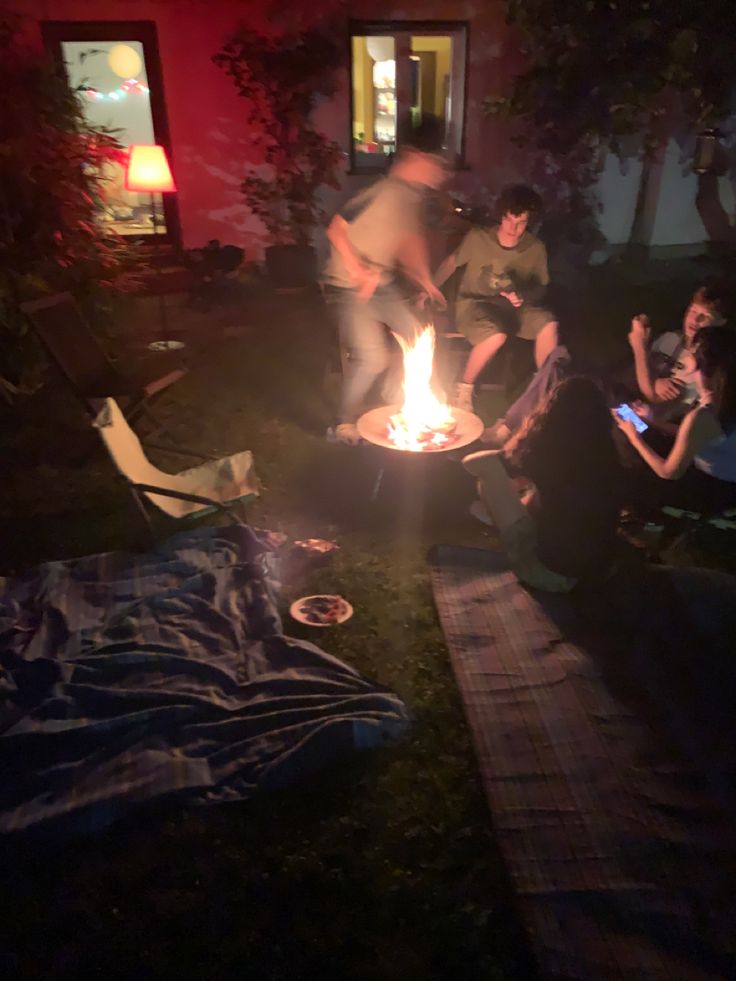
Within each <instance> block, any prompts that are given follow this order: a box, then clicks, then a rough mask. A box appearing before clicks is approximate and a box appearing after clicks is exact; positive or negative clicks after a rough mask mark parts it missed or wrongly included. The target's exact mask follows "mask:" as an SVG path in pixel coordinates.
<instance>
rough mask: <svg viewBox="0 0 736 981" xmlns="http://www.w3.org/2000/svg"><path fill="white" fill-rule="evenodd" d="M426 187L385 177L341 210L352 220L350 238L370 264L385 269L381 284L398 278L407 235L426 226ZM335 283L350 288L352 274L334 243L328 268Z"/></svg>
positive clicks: (328, 278)
mask: <svg viewBox="0 0 736 981" xmlns="http://www.w3.org/2000/svg"><path fill="white" fill-rule="evenodd" d="M424 198H425V188H423V187H422V186H421V185H420V184H410V183H408V182H407V181H403V180H400V179H398V178H395V177H390V176H389V177H385V178H383V179H382V180H379V181H377V182H376V183H375V184H372V185H371V186H370V187H368V188H366V189H365V190H364V191H361V192H360V193H358V194H356V195H355V197H353V198H351V199H350V200H349V201H348V203H347V204H346V205H345V206H344V207H343V208H342V209H341V210H340V211H339V212H338V214H339V215H340V217H341V218H343V219H344V220H345V221H346V222H347V223H348V226H349V228H348V233H347V235H348V241H349V242H350V244H351V246H352V247H353V249H354V250H355V252H356V253H357V255H358V256H360V258H361V259H362V260H363V262H365V263H366V265H369V266H377V267H378V268H379V269H380V270H381V280H380V281H381V285H383V286H386V285H388V284H389V283H391V282H392V281H393V279H394V274H395V271H396V266H397V260H398V257H399V253H400V250H401V245H402V242H403V241H404V239H405V238H406V237H407V235H418V234H420V233H421V229H422V219H421V215H422V208H423V203H424ZM324 280H325V282H326V283H329V284H330V285H331V286H340V287H342V288H343V289H350V288H352V287H353V286H354V285H355V284H354V283H353V281H352V280H351V278H350V275H349V274H348V271H347V269H346V268H345V263H344V262H343V260H342V256H341V255H340V254H339V252H338V251H337V249H335V248H334V246H333V247H332V249H331V251H330V258H329V260H328V262H327V266H326V268H325V272H324Z"/></svg>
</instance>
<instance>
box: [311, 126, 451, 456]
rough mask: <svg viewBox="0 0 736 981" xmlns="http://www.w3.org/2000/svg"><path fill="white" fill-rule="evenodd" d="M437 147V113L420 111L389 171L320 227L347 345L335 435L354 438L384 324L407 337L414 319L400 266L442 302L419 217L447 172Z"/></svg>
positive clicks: (329, 286) (382, 351) (378, 370)
mask: <svg viewBox="0 0 736 981" xmlns="http://www.w3.org/2000/svg"><path fill="white" fill-rule="evenodd" d="M441 151H442V130H441V126H440V123H439V120H437V118H436V117H434V116H429V115H427V114H425V115H424V116H423V118H422V122H421V123H420V124H419V125H418V126H416V127H414V128H413V129H412V130H411V131H410V132H409V135H408V138H407V140H406V141H405V143H404V144H403V145H402V146H401V147H400V149H399V151H398V153H397V156H396V159H395V161H394V163H393V164H392V166H391V170H390V171H389V174H388V176H387V177H385V178H383V179H382V180H379V181H377V182H376V183H375V184H373V185H372V186H371V187H369V188H367V189H366V190H365V191H362V192H360V193H359V194H357V195H356V196H355V197H354V198H352V199H351V200H350V201H348V203H347V204H346V205H345V206H344V207H343V208H342V210H341V211H340V212H339V213H338V214H336V215H335V217H334V218H333V219H332V221H331V222H330V225H329V227H328V229H327V238H328V239H329V242H330V245H331V253H330V258H329V260H328V263H327V268H326V270H325V275H324V282H325V287H326V295H327V299H328V302H329V303H330V305H331V306H332V307H333V309H334V310H335V311H336V313H337V320H338V326H339V331H340V344H341V347H342V349H343V351H344V352H346V353H347V369H346V370H345V372H344V375H343V385H342V397H341V403H340V419H339V423H338V425H337V426H336V427H335V430H334V434H335V437H336V438H337V439H338V440H339V441H340V442H343V443H351V444H355V443H358V442H359V440H360V436H359V434H358V429H357V427H356V425H355V424H356V422H357V420H358V418H359V417H360V415H361V414H362V413H363V412H364V411H365V409H366V399H367V397H368V395H369V393H370V390H371V388H372V387H373V385H374V383H375V382H376V381H377V379H378V378H379V377H380V376H381V375H382V374H383V372H384V371H385V370H386V368H387V367H388V364H389V348H388V338H387V336H386V329H385V328H386V327H389V328H390V329H391V330H392V331H393V332H394V333H396V334H399V335H400V336H401V337H403V338H405V339H407V340H410V339H411V338H413V336H414V335H415V334H416V333H417V331H418V330H419V328H420V326H421V323H420V320H419V317H418V316H417V314H416V313H415V312H414V310H413V309H412V307H411V305H410V302H409V299H408V298H407V296H406V295H405V293H404V292H403V291H402V289H401V287H400V285H399V281H398V277H399V274H400V273H403V275H404V276H405V277H406V278H407V279H408V280H410V281H411V282H412V283H413V284H415V285H416V286H417V287H418V289H419V290H420V291H422V292H423V293H424V294H426V297H428V298H429V299H430V300H431V301H433V302H436V303H438V304H440V305H441V306H445V301H444V297H443V296H442V293H441V292H440V291H439V290H438V288H437V287H436V286H435V284H434V282H433V281H432V275H431V273H430V270H429V259H428V251H427V243H426V240H425V235H424V224H423V218H422V212H423V208H424V199H425V197H426V196H427V194H428V193H429V192H431V191H434V190H438V189H439V188H440V187H441V186H442V184H443V183H444V181H445V179H446V173H447V168H446V164H445V160H444V158H443V156H442V152H441ZM384 325H385V326H384Z"/></svg>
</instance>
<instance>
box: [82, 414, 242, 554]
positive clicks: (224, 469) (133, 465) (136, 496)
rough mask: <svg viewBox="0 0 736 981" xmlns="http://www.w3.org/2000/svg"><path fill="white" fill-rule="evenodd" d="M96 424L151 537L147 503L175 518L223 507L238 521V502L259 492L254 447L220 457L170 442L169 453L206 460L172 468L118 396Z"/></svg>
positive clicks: (196, 515)
mask: <svg viewBox="0 0 736 981" xmlns="http://www.w3.org/2000/svg"><path fill="white" fill-rule="evenodd" d="M93 426H94V427H95V428H96V429H97V430H98V431H99V433H100V436H101V437H102V440H103V442H104V444H105V446H106V447H107V450H108V452H109V454H110V456H111V457H112V460H113V463H114V464H115V466H116V467H117V469H118V471H119V472H120V474H121V475H122V476H123V478H124V479H125V481H126V482H127V484H128V487H129V488H130V491H131V494H132V496H133V500H134V501H135V504H136V506H137V509H138V511H139V513H140V515H141V517H142V518H143V520H144V522H145V524H146V528H147V530H148V532H149V535H150V537H153V525H152V522H151V519H150V516H149V514H148V511H147V509H146V503H147V502H149V503H150V504H153V505H155V507H157V508H158V509H159V510H160V511H163V513H164V514H166V515H168V516H169V517H170V518H176V519H182V518H188V517H199V516H201V515H204V514H207V513H212V512H213V511H220V512H221V513H223V514H225V515H226V516H227V517H228V518H229V519H230V520H231V521H233V522H234V523H237V522H238V519H237V518H236V517H234V515H233V514H232V509H233V508H234V506H235V505H237V504H240V505H241V506H242V505H243V504H244V503H245V501H247V500H250V499H252V498H254V497H257V496H258V494H259V481H258V477H257V476H256V473H255V470H254V467H253V454H252V453H251V451H250V450H244V451H242V452H240V453H235V454H233V455H232V456H228V457H223V458H222V459H219V460H206V458H204V457H201V456H200V455H199V454H196V453H191V452H189V451H187V450H180V449H175V448H173V447H172V448H168V447H167V448H166V451H167V452H169V453H178V454H179V455H181V456H189V457H195V458H197V459H199V460H204V461H205V462H203V463H200V465H199V466H197V467H193V468H192V469H190V470H183V471H181V472H180V473H175V474H171V473H165V472H164V471H163V470H159V469H158V468H156V467H154V466H153V464H152V463H150V462H149V460H148V458H147V457H146V455H145V453H144V452H143V447H142V446H141V442H140V440H139V439H138V437H137V436H136V434H135V433H134V432H133V430H132V429H131V428H130V426H129V425H128V423H127V421H126V419H125V416H124V415H123V413H122V412H121V410H120V406H119V405H118V404H117V402H116V401H115V399H111V398H108V399H105V404H104V406H103V407H102V409H101V410H100V411H99V413H98V414H97V417H96V418H95V420H94V422H93ZM243 517H244V515H243Z"/></svg>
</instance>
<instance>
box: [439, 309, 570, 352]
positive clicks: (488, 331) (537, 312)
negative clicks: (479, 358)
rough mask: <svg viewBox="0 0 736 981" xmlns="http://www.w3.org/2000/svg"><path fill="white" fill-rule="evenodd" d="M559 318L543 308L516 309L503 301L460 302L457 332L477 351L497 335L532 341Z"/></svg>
mask: <svg viewBox="0 0 736 981" xmlns="http://www.w3.org/2000/svg"><path fill="white" fill-rule="evenodd" d="M556 319H557V318H556V317H555V315H554V314H553V313H551V312H550V311H549V310H546V309H544V307H535V306H529V305H528V304H526V303H523V304H522V305H521V306H520V307H514V306H512V305H511V303H509V301H508V300H507V299H505V298H504V297H499V298H495V297H494V298H491V299H488V300H459V301H458V304H457V329H458V330H459V331H460V333H461V334H463V335H464V336H465V337H466V338H467V340H468V341H469V342H470V343H471V344H472V345H473V347H476V345H478V344H480V343H481V341H484V340H485V339H486V338H487V337H492V336H493V335H494V334H508V335H512V336H514V337H521V338H522V339H523V340H525V341H533V340H534V339H535V338H536V337H537V336H538V335H539V334H540V333H541V331H542V328H543V327H544V326H545V324H548V323H550V321H555V320H556Z"/></svg>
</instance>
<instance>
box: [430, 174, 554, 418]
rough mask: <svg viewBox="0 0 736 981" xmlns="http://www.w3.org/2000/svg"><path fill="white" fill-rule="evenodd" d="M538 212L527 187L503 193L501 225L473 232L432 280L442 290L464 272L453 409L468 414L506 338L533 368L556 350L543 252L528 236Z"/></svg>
mask: <svg viewBox="0 0 736 981" xmlns="http://www.w3.org/2000/svg"><path fill="white" fill-rule="evenodd" d="M541 210H542V199H541V198H540V197H539V195H538V194H537V192H536V191H534V190H533V189H532V188H531V187H527V186H526V185H525V184H514V185H512V186H511V187H508V188H506V189H505V190H504V191H503V192H502V193H501V196H500V197H499V199H498V203H497V212H498V218H499V223H498V224H497V225H494V226H493V227H491V228H482V227H476V228H471V230H470V231H469V232H468V234H467V235H466V236H465V238H464V239H463V241H462V242H461V243H460V246H459V248H458V249H457V250H456V251H455V252H453V253H452V254H451V255H449V256H448V257H447V258H446V259H445V260H444V262H443V263H442V264H441V265H440V267H439V269H438V270H437V273H436V274H435V283H436V284H437V285H438V286H441V285H442V283H444V282H445V281H446V280H447V279H448V278H449V277H450V276H451V275H452V274H453V273H454V272H455V270H456V269H459V268H462V270H463V272H462V278H461V281H460V287H459V292H458V300H457V303H456V305H455V315H456V321H457V329H458V330H459V331H460V333H461V334H464V335H465V337H466V338H467V340H468V341H469V342H470V344H471V345H472V348H473V349H472V351H471V352H470V355H469V356H468V361H467V363H466V365H465V369H464V371H463V375H462V380H461V381H460V382H458V384H457V387H456V390H455V393H454V396H453V404H454V405H456V406H457V408H459V409H465V410H467V411H471V412H472V410H473V392H474V387H475V383H476V381H477V379H478V376H479V375H480V373H481V371H483V369H484V368H485V366H486V365H487V364H489V363H490V361H491V360H492V359H493V358H494V357H495V356H496V354H497V353H498V352H499V351H500V350H501V348H502V347H503V345H504V344H505V343H506V338H507V337H508V336H510V335H516V336H518V337H521V338H524V339H525V340H529V341H533V342H534V360H535V362H536V365H537V368H540V367H541V366H542V365H543V364H544V362H545V360H546V358H547V356H548V355H549V354H550V352H551V351H553V350H554V348H555V347H556V346H557V342H558V324H557V318H556V317H555V316H554V314H552V313H551V312H550V311H549V310H548V309H546V307H545V306H544V304H543V300H544V295H545V292H546V289H547V286H548V284H549V271H548V268H547V250H546V248H545V246H544V243H543V242H541V241H540V240H539V239H538V238H537V237H536V236H535V235H533V234H532V233H531V232H530V231H529V229H528V226H529V224H530V223H531V222H533V221H534V220H535V219H536V217H537V216H538V215H539V214H540V213H541Z"/></svg>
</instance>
